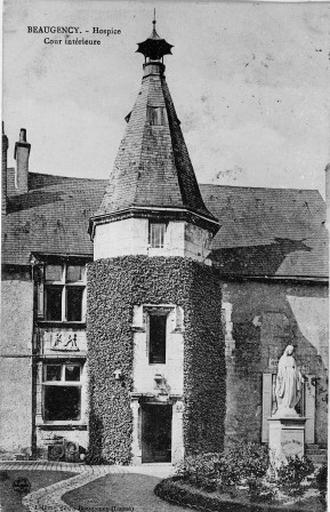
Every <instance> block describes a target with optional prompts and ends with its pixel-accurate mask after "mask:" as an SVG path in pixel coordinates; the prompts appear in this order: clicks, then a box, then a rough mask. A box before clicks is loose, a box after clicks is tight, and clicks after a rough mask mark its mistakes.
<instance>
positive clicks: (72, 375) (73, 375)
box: [65, 364, 80, 381]
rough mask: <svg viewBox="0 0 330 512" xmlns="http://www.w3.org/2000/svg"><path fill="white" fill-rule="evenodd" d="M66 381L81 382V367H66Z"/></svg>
mask: <svg viewBox="0 0 330 512" xmlns="http://www.w3.org/2000/svg"><path fill="white" fill-rule="evenodd" d="M65 380H70V381H73V380H74V381H77V380H78V381H79V380H80V366H78V365H69V364H67V365H65Z"/></svg>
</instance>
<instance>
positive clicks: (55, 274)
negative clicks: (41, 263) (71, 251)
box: [46, 265, 63, 281]
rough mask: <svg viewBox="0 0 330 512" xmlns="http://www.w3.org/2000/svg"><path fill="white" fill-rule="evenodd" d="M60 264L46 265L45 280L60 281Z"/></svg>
mask: <svg viewBox="0 0 330 512" xmlns="http://www.w3.org/2000/svg"><path fill="white" fill-rule="evenodd" d="M62 269H63V267H62V266H61V265H47V266H46V281H62V275H63V274H62Z"/></svg>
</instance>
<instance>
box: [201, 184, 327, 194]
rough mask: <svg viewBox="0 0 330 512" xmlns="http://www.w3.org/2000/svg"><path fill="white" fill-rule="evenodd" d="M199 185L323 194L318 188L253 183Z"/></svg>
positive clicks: (203, 185) (204, 185)
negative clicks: (268, 185)
mask: <svg viewBox="0 0 330 512" xmlns="http://www.w3.org/2000/svg"><path fill="white" fill-rule="evenodd" d="M199 186H200V187H206V186H209V187H221V188H235V189H238V188H247V189H253V190H286V191H289V190H292V191H295V192H299V191H306V192H318V193H319V194H320V195H321V196H322V194H321V192H320V191H319V189H318V188H293V187H289V188H288V187H256V186H252V185H221V184H218V183H199Z"/></svg>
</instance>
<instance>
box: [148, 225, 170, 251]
mask: <svg viewBox="0 0 330 512" xmlns="http://www.w3.org/2000/svg"><path fill="white" fill-rule="evenodd" d="M165 228H166V224H165V223H164V222H151V223H150V226H149V229H150V232H149V238H150V240H149V242H150V245H151V247H155V248H161V247H164V237H165Z"/></svg>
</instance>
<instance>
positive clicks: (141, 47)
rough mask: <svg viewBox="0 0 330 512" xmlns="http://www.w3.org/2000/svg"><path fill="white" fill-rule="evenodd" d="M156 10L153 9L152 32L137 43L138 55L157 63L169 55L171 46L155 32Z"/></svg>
mask: <svg viewBox="0 0 330 512" xmlns="http://www.w3.org/2000/svg"><path fill="white" fill-rule="evenodd" d="M156 23H157V20H156V9H155V8H154V18H153V20H152V32H151V34H150V37H148V39H146V40H145V41H143V42H142V43H138V49H137V50H136V51H137V52H138V53H142V54H143V55H144V56H145V58H146V59H150V60H152V61H157V60H161V59H163V57H164V55H168V54H171V53H172V52H171V48H172V47H173V45H172V44H169V43H168V42H167V41H165V39H163V38H161V37H160V36H159V35H158V34H157V31H156Z"/></svg>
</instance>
